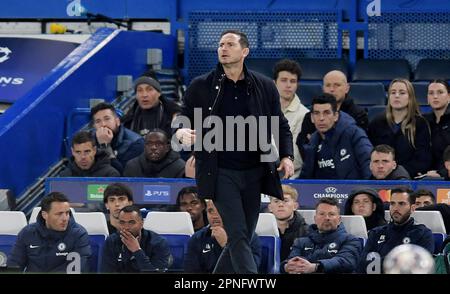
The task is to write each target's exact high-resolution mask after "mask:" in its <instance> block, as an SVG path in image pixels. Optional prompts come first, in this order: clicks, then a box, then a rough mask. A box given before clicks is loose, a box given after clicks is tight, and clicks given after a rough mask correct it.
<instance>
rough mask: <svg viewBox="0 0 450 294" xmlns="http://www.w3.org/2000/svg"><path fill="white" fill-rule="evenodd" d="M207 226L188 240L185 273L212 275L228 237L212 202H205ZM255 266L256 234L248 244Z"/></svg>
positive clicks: (258, 260)
mask: <svg viewBox="0 0 450 294" xmlns="http://www.w3.org/2000/svg"><path fill="white" fill-rule="evenodd" d="M206 205H207V208H206V212H207V216H208V221H209V225H208V226H206V227H204V228H202V229H201V230H199V231H197V232H196V233H195V234H194V235H192V237H191V238H190V239H189V243H188V250H187V252H186V255H185V259H184V271H185V272H186V273H212V272H213V271H214V268H215V266H216V263H217V260H218V259H219V256H220V255H221V254H222V249H223V248H224V247H225V245H226V244H227V240H228V236H227V233H226V232H225V229H224V228H223V222H222V218H221V217H220V214H219V212H218V211H217V209H216V206H215V205H214V203H213V201H212V200H209V201H208V202H207V204H206ZM250 246H251V249H252V253H253V259H254V260H255V263H256V266H257V267H259V265H260V263H261V244H260V243H259V238H258V236H257V235H256V234H254V235H253V238H252V240H251V242H250Z"/></svg>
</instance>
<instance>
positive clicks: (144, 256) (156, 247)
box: [101, 230, 172, 273]
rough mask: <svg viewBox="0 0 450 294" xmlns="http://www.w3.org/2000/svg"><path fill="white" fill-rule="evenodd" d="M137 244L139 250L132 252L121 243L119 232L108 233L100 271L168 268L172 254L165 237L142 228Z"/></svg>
mask: <svg viewBox="0 0 450 294" xmlns="http://www.w3.org/2000/svg"><path fill="white" fill-rule="evenodd" d="M139 244H140V246H141V250H138V251H136V252H134V253H132V252H131V251H130V250H128V248H127V247H126V246H125V245H124V244H123V243H122V240H121V239H120V235H119V233H114V234H112V235H110V236H109V237H108V238H107V239H106V242H105V246H104V247H103V257H102V267H101V272H104V273H133V272H163V271H166V270H167V269H168V268H169V266H170V265H171V264H170V263H171V260H172V255H171V254H170V248H169V245H168V243H167V241H166V239H164V238H163V237H161V236H160V235H158V234H157V233H155V232H152V231H150V230H142V232H141V239H140V241H139Z"/></svg>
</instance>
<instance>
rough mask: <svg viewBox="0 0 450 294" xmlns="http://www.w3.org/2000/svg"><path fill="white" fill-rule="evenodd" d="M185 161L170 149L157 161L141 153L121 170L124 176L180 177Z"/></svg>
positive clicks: (182, 174) (182, 173)
mask: <svg viewBox="0 0 450 294" xmlns="http://www.w3.org/2000/svg"><path fill="white" fill-rule="evenodd" d="M184 166H185V162H184V160H183V159H181V158H180V154H179V153H177V152H175V151H173V150H170V151H169V152H168V153H167V154H166V157H164V158H163V159H161V160H160V161H158V162H154V161H150V160H148V159H147V157H146V156H145V153H142V154H141V155H139V156H138V157H136V158H133V159H132V160H130V161H129V162H128V163H127V165H126V167H125V170H124V172H123V176H124V177H141V178H144V177H146V178H182V177H183V176H184Z"/></svg>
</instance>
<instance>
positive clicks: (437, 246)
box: [412, 210, 447, 254]
mask: <svg viewBox="0 0 450 294" xmlns="http://www.w3.org/2000/svg"><path fill="white" fill-rule="evenodd" d="M412 217H414V221H415V222H416V223H418V224H423V225H425V226H426V227H427V228H429V229H430V230H431V231H432V232H433V238H434V253H436V254H437V253H439V252H440V251H441V249H442V248H441V247H442V243H443V242H444V240H445V238H446V237H447V234H446V229H445V224H444V220H443V219H442V214H441V212H440V211H425V210H420V211H419V210H416V211H414V213H413V215H412Z"/></svg>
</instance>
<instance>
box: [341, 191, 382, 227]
mask: <svg viewBox="0 0 450 294" xmlns="http://www.w3.org/2000/svg"><path fill="white" fill-rule="evenodd" d="M344 215H361V216H363V217H364V220H365V222H366V227H367V230H368V231H369V230H371V229H373V228H375V227H378V226H382V225H385V224H386V220H385V219H384V205H383V201H382V200H381V198H380V196H379V195H378V192H377V191H376V190H374V189H370V188H362V189H356V190H353V191H352V192H351V193H350V195H348V199H347V201H346V202H345V210H344Z"/></svg>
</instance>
